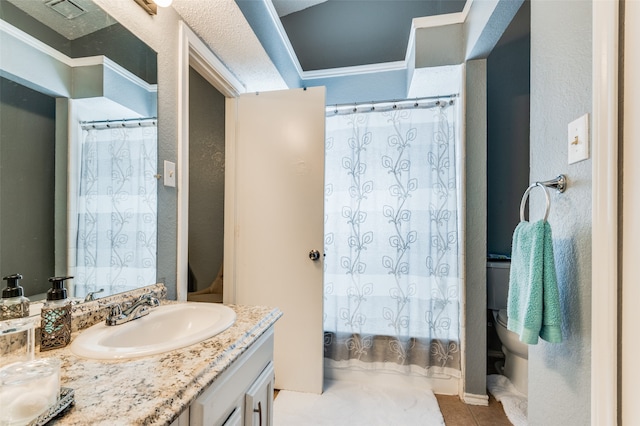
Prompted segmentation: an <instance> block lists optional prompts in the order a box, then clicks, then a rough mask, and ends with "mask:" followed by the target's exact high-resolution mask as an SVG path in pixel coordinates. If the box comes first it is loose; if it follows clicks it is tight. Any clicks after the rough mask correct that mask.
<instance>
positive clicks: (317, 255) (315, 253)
mask: <svg viewBox="0 0 640 426" xmlns="http://www.w3.org/2000/svg"><path fill="white" fill-rule="evenodd" d="M309 259H311V260H313V261H316V260H318V259H320V252H319V251H318V250H311V251H310V252H309Z"/></svg>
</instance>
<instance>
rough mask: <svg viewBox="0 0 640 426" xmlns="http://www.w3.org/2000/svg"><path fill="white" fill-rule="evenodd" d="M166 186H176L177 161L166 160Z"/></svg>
mask: <svg viewBox="0 0 640 426" xmlns="http://www.w3.org/2000/svg"><path fill="white" fill-rule="evenodd" d="M164 186H173V187H175V186H176V163H172V162H171V161H167V160H164Z"/></svg>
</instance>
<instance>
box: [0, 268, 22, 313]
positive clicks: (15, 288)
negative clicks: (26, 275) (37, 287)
mask: <svg viewBox="0 0 640 426" xmlns="http://www.w3.org/2000/svg"><path fill="white" fill-rule="evenodd" d="M2 279H3V280H5V281H6V282H7V287H5V288H4V289H3V290H2V301H0V320H8V319H14V318H24V317H28V316H29V299H27V298H26V297H24V289H23V288H22V287H21V286H20V284H19V283H18V281H20V280H21V279H22V275H20V274H13V275H8V276H6V277H4V278H2Z"/></svg>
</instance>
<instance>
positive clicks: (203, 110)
mask: <svg viewBox="0 0 640 426" xmlns="http://www.w3.org/2000/svg"><path fill="white" fill-rule="evenodd" d="M224 102H225V98H224V96H223V95H222V94H221V93H220V92H218V91H217V90H216V89H215V88H214V87H213V86H211V85H210V84H209V83H208V82H207V81H206V80H205V79H204V78H202V76H200V74H198V73H197V72H196V71H194V70H193V69H192V68H190V71H189V266H190V268H191V271H192V272H193V274H194V275H195V277H196V279H197V290H203V289H205V288H207V287H209V285H211V283H212V282H213V280H214V279H215V278H216V275H217V274H218V270H219V269H220V265H221V264H222V254H223V251H224V118H225V110H224Z"/></svg>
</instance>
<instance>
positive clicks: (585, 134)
mask: <svg viewBox="0 0 640 426" xmlns="http://www.w3.org/2000/svg"><path fill="white" fill-rule="evenodd" d="M568 129H569V131H568V137H567V143H568V147H569V149H568V152H569V164H573V163H577V162H578V161H582V160H586V159H588V158H589V114H585V115H583V116H582V117H580V118H577V119H575V120H573V121H572V122H571V123H569V128H568Z"/></svg>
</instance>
